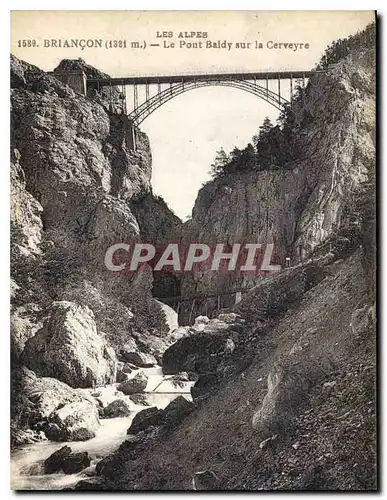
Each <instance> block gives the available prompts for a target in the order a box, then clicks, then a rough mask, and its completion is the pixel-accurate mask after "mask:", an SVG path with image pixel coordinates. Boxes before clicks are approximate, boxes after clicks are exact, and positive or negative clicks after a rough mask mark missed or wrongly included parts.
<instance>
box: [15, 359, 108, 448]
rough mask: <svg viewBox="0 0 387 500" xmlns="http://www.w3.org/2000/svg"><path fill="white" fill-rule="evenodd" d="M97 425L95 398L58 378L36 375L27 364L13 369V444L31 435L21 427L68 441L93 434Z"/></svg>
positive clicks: (89, 436)
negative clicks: (26, 366) (25, 433)
mask: <svg viewBox="0 0 387 500" xmlns="http://www.w3.org/2000/svg"><path fill="white" fill-rule="evenodd" d="M98 428H99V420H98V410H97V406H96V404H95V402H94V400H93V398H88V397H87V396H86V395H85V393H83V392H81V391H80V390H77V389H73V388H72V387H70V386H68V385H67V384H65V383H63V382H60V381H59V380H57V379H56V378H49V377H37V376H36V374H35V373H34V372H32V371H31V370H28V369H27V368H25V367H22V368H20V367H17V368H15V369H14V370H13V373H12V409H11V431H12V433H11V437H12V439H11V440H12V444H23V443H25V442H28V436H27V435H24V434H23V432H21V431H20V429H31V430H33V431H37V432H41V431H43V432H44V433H45V434H46V436H47V437H49V439H53V440H55V441H67V440H69V439H71V438H74V437H75V438H76V440H85V439H89V438H91V437H94V435H95V431H96V430H97V429H98ZM25 439H27V441H25Z"/></svg>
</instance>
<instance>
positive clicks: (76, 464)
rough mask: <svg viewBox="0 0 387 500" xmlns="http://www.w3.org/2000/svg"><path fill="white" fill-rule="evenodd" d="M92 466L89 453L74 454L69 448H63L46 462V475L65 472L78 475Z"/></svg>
mask: <svg viewBox="0 0 387 500" xmlns="http://www.w3.org/2000/svg"><path fill="white" fill-rule="evenodd" d="M89 465H90V457H89V454H88V452H87V451H84V452H80V453H72V450H71V448H70V447H69V446H63V447H62V448H60V449H59V450H57V451H55V452H54V453H53V454H52V455H50V456H49V457H48V458H47V459H46V460H45V461H44V472H45V474H55V473H56V472H60V471H63V472H64V473H65V474H76V473H77V472H80V471H81V470H83V469H86V467H89Z"/></svg>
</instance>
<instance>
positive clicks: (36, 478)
mask: <svg viewBox="0 0 387 500" xmlns="http://www.w3.org/2000/svg"><path fill="white" fill-rule="evenodd" d="M160 305H162V306H165V304H162V303H160ZM163 310H164V312H165V314H166V317H167V321H168V323H169V325H170V328H171V329H174V328H176V327H177V326H178V325H177V315H176V313H175V311H174V310H173V309H171V308H170V307H168V306H165V307H163ZM176 325H177V326H176ZM139 370H141V371H143V372H144V373H145V374H146V375H147V377H148V384H147V387H146V389H145V393H144V397H145V399H146V402H147V403H148V405H149V406H157V407H158V408H165V407H166V406H167V405H168V404H169V403H170V402H171V401H172V400H173V399H175V398H176V397H177V396H178V395H179V394H182V393H183V395H184V397H186V398H187V399H189V400H191V396H190V394H189V392H190V387H191V386H192V385H193V384H194V382H185V383H184V384H183V385H182V387H176V386H175V385H174V384H173V383H172V382H171V381H170V380H169V377H168V376H167V377H166V376H164V375H163V373H162V369H161V367H160V366H155V367H153V368H141V369H139ZM139 370H135V371H133V372H132V373H131V374H130V376H129V377H130V378H131V377H133V376H134V375H135V374H136V373H138V371H139ZM117 385H118V384H112V385H109V386H106V387H97V388H95V389H94V390H93V389H84V391H85V392H87V393H89V394H91V393H97V392H98V393H100V395H99V396H98V398H99V399H100V400H101V401H102V402H103V405H104V406H106V405H108V404H109V403H111V402H112V401H114V400H115V399H123V400H124V401H126V403H127V404H128V405H129V407H130V409H131V414H130V415H129V416H128V417H124V418H112V419H101V427H100V428H99V429H98V430H97V432H96V436H95V437H94V438H93V439H89V440H88V441H72V442H71V441H70V442H66V443H64V442H60V443H59V442H53V441H41V442H38V443H33V444H29V445H25V446H21V447H19V448H17V449H16V450H14V451H13V452H12V454H11V488H12V489H14V490H59V489H63V488H67V487H71V486H73V485H74V484H76V483H77V482H78V481H80V480H82V479H85V478H87V477H89V476H91V475H93V473H94V470H95V466H96V464H97V463H98V462H99V461H100V460H101V459H102V458H103V457H105V456H107V455H110V454H111V453H112V452H114V450H116V449H117V448H118V446H119V445H120V444H121V443H122V442H123V441H124V440H125V439H126V438H127V433H126V432H127V430H128V428H129V427H130V424H131V422H132V420H133V417H134V416H135V415H136V413H138V412H139V411H141V410H143V409H144V408H147V407H149V406H143V405H137V404H135V403H134V402H133V401H132V400H131V399H129V396H125V395H124V394H123V393H122V392H119V393H118V392H117ZM65 445H67V446H70V448H71V450H72V452H73V453H77V452H81V451H87V452H88V453H89V456H90V458H91V465H90V467H88V468H87V469H84V470H83V471H81V472H79V473H77V474H64V473H58V474H44V461H45V460H46V459H47V458H48V457H49V456H50V455H52V453H54V452H55V451H57V450H59V449H60V448H62V447H63V446H65Z"/></svg>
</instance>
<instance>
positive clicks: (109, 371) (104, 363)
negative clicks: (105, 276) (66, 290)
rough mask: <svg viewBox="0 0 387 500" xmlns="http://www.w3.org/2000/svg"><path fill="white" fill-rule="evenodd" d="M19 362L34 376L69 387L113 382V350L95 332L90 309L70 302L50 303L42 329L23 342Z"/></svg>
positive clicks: (114, 361) (114, 372)
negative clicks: (59, 381)
mask: <svg viewBox="0 0 387 500" xmlns="http://www.w3.org/2000/svg"><path fill="white" fill-rule="evenodd" d="M23 361H24V363H25V364H26V366H28V367H29V368H31V369H32V370H34V371H35V372H36V373H37V374H38V375H41V376H45V377H54V376H55V377H56V378H58V379H59V380H61V381H62V382H65V383H66V384H68V385H70V386H71V387H93V385H104V384H109V383H113V382H114V381H115V375H116V358H115V353H114V350H113V349H112V348H111V347H110V346H109V345H108V344H107V343H106V340H105V339H104V337H103V336H102V335H101V334H100V333H98V331H97V326H96V323H95V319H94V314H93V312H92V311H91V310H90V309H89V308H87V307H81V306H78V305H76V304H73V303H71V302H66V301H61V302H54V303H53V304H52V307H51V311H50V316H49V317H48V318H47V319H46V320H45V322H44V325H43V327H42V329H41V330H39V331H38V332H37V333H36V334H35V336H34V337H32V338H31V339H29V340H28V341H27V342H26V346H25V349H24V351H23Z"/></svg>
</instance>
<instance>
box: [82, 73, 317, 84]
mask: <svg viewBox="0 0 387 500" xmlns="http://www.w3.org/2000/svg"><path fill="white" fill-rule="evenodd" d="M317 73H324V71H317V70H312V71H290V70H288V71H265V72H249V73H212V74H211V73H209V74H203V75H170V76H153V75H152V76H123V77H114V78H90V79H87V84H88V85H91V84H98V85H99V86H100V87H103V86H106V85H151V84H159V83H160V84H162V83H180V82H182V81H184V82H193V81H210V80H216V81H218V80H266V79H267V80H278V79H290V78H292V79H296V78H310V77H311V76H312V75H315V74H317Z"/></svg>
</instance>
